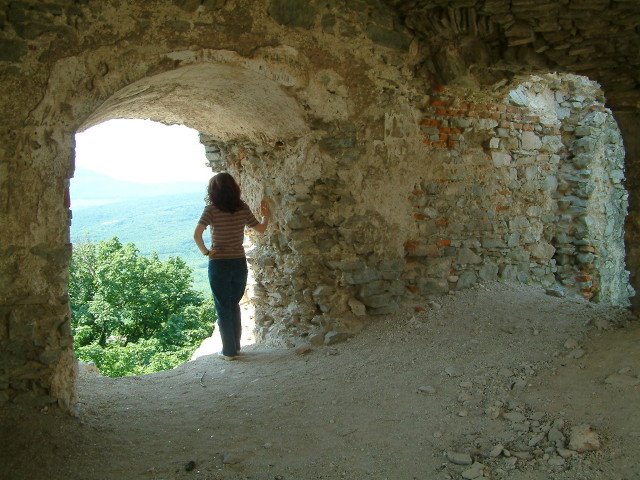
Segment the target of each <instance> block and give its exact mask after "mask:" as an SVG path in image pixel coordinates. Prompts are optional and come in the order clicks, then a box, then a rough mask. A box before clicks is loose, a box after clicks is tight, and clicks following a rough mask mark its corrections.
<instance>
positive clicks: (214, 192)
mask: <svg viewBox="0 0 640 480" xmlns="http://www.w3.org/2000/svg"><path fill="white" fill-rule="evenodd" d="M205 201H206V203H207V205H213V206H215V207H217V208H218V209H219V210H222V211H223V212H229V213H234V212H237V211H238V210H240V208H242V200H240V187H239V186H238V184H237V183H236V181H235V180H234V178H233V177H232V176H231V175H230V174H228V173H226V172H222V173H218V174H217V175H214V176H213V177H211V180H209V186H208V187H207V196H206V197H205Z"/></svg>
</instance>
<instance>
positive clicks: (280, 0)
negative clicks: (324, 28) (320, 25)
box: [268, 0, 316, 30]
mask: <svg viewBox="0 0 640 480" xmlns="http://www.w3.org/2000/svg"><path fill="white" fill-rule="evenodd" d="M268 12H269V15H270V16H271V17H272V18H273V19H274V20H275V21H276V22H278V23H279V24H281V25H287V26H290V27H300V28H305V29H307V30H308V29H310V28H311V27H313V25H314V23H315V17H316V8H315V6H314V5H313V4H312V3H310V2H307V1H306V0H271V3H270V5H269V9H268Z"/></svg>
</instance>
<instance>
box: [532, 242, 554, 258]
mask: <svg viewBox="0 0 640 480" xmlns="http://www.w3.org/2000/svg"><path fill="white" fill-rule="evenodd" d="M529 253H530V254H531V257H532V258H534V259H537V260H539V261H541V262H543V263H546V262H548V261H549V260H551V259H552V258H553V255H554V254H555V253H556V249H555V247H554V246H553V245H551V244H549V243H547V242H539V243H537V244H534V245H531V247H529Z"/></svg>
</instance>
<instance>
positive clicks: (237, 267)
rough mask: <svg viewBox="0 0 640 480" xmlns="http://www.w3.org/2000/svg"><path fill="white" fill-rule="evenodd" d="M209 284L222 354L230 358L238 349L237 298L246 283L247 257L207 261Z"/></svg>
mask: <svg viewBox="0 0 640 480" xmlns="http://www.w3.org/2000/svg"><path fill="white" fill-rule="evenodd" d="M209 285H210V286H211V293H212V294H213V300H214V302H215V304H216V311H217V312H218V329H219V330H220V338H222V354H223V355H228V356H230V357H233V356H235V355H237V354H238V350H240V336H241V334H242V332H241V330H242V326H241V324H240V299H241V298H242V295H244V289H245V288H246V286H247V260H246V259H245V258H233V259H215V260H209Z"/></svg>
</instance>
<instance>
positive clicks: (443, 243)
mask: <svg viewBox="0 0 640 480" xmlns="http://www.w3.org/2000/svg"><path fill="white" fill-rule="evenodd" d="M436 245H437V246H439V247H450V246H451V240H447V239H444V238H443V239H441V240H438V241H437V242H436Z"/></svg>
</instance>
